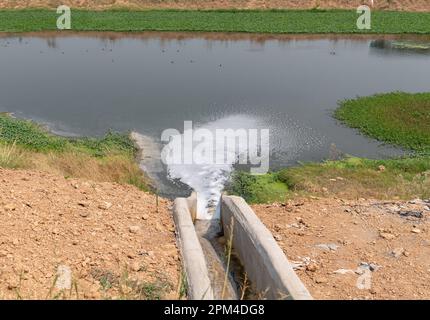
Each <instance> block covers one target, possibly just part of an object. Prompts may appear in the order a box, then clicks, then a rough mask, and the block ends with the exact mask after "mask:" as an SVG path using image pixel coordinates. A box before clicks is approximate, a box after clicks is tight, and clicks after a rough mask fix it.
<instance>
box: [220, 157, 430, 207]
mask: <svg viewBox="0 0 430 320" xmlns="http://www.w3.org/2000/svg"><path fill="white" fill-rule="evenodd" d="M227 191H228V192H229V193H231V194H237V195H240V196H242V197H244V198H245V199H246V200H247V201H248V202H250V203H270V202H283V201H286V200H288V199H289V198H294V197H297V196H304V197H306V196H337V197H342V198H345V199H357V198H376V199H412V198H425V199H426V198H429V197H430V157H428V156H419V157H410V158H402V159H390V160H370V159H362V158H355V157H349V158H346V159H343V160H337V161H325V162H322V163H308V164H303V165H300V166H297V167H291V168H286V169H283V170H280V171H278V172H273V173H268V174H266V175H262V176H252V175H250V174H249V173H244V172H237V173H235V174H234V175H233V178H232V182H231V184H230V186H229V187H228V190H227Z"/></svg>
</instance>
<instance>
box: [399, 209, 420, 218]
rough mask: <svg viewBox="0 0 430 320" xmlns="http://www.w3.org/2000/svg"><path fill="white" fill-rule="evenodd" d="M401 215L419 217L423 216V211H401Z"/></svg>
mask: <svg viewBox="0 0 430 320" xmlns="http://www.w3.org/2000/svg"><path fill="white" fill-rule="evenodd" d="M399 215H401V216H402V217H414V218H418V219H421V218H423V212H422V211H413V210H406V211H399Z"/></svg>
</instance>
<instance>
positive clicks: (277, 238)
mask: <svg viewBox="0 0 430 320" xmlns="http://www.w3.org/2000/svg"><path fill="white" fill-rule="evenodd" d="M273 238H275V240H276V241H282V236H280V235H279V234H275V235H274V236H273Z"/></svg>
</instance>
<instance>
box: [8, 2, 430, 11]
mask: <svg viewBox="0 0 430 320" xmlns="http://www.w3.org/2000/svg"><path fill="white" fill-rule="evenodd" d="M373 3H374V5H373V7H374V8H375V9H382V10H406V11H429V10H430V3H429V2H428V1H427V0H374V1H373ZM62 4H65V5H68V6H70V7H72V8H86V9H108V8H132V9H154V8H163V9H165V8H176V9H233V8H234V9H312V8H317V7H318V8H321V9H340V8H348V9H352V8H357V7H358V6H359V5H362V4H368V5H371V0H365V1H362V0H214V1H202V0H179V1H178V0H163V1H160V0H26V1H22V0H0V8H26V7H51V8H54V7H57V6H59V5H62Z"/></svg>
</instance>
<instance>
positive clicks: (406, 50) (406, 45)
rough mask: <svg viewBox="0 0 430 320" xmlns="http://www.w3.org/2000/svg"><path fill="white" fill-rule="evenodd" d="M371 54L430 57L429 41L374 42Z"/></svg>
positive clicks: (371, 46) (371, 45)
mask: <svg viewBox="0 0 430 320" xmlns="http://www.w3.org/2000/svg"><path fill="white" fill-rule="evenodd" d="M370 48H371V52H373V53H376V54H381V55H416V54H423V55H430V42H429V41H416V40H415V41H413V40H373V41H372V42H371V43H370Z"/></svg>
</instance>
